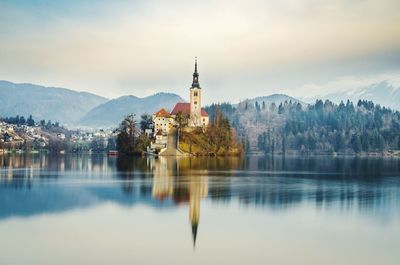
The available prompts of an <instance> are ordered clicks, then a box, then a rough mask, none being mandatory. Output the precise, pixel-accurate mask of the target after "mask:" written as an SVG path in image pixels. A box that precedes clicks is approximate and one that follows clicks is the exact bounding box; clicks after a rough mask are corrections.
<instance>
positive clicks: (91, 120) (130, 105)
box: [79, 92, 185, 127]
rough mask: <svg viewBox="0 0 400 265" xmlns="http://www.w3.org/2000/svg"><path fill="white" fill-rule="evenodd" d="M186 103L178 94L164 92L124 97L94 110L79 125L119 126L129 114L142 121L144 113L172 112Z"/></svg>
mask: <svg viewBox="0 0 400 265" xmlns="http://www.w3.org/2000/svg"><path fill="white" fill-rule="evenodd" d="M184 101H185V100H183V99H182V98H181V97H180V96H178V95H177V94H173V93H163V92H161V93H157V94H154V95H151V96H147V97H143V98H139V97H136V96H122V97H119V98H116V99H112V100H110V101H108V102H106V103H103V104H101V105H99V106H97V107H95V108H93V109H92V110H90V111H89V112H88V113H87V114H86V115H85V116H84V117H83V118H82V119H81V120H80V121H79V124H80V125H83V126H88V127H112V126H117V125H118V124H119V123H120V122H121V121H122V119H123V118H124V116H125V115H127V114H129V113H135V114H136V116H137V119H140V115H141V114H143V113H148V114H153V113H154V112H156V111H158V110H159V109H161V108H166V109H167V110H169V111H171V110H172V108H173V107H174V106H175V104H176V103H178V102H184Z"/></svg>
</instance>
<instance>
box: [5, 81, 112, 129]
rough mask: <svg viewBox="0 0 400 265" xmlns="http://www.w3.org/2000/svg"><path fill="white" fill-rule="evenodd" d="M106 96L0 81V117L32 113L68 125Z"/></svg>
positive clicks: (37, 116) (36, 117)
mask: <svg viewBox="0 0 400 265" xmlns="http://www.w3.org/2000/svg"><path fill="white" fill-rule="evenodd" d="M107 100H108V99H107V98H104V97H101V96H98V95H95V94H91V93H88V92H77V91H73V90H69V89H66V88H57V87H44V86H39V85H33V84H27V83H25V84H16V83H12V82H8V81H0V116H16V115H23V116H25V117H26V116H28V115H30V114H32V115H33V117H34V119H36V120H40V119H45V120H53V121H59V122H61V123H62V124H67V125H71V124H74V123H75V122H77V121H78V120H79V119H80V118H81V117H82V116H83V115H85V114H86V113H87V112H88V111H89V110H91V109H92V108H94V107H95V106H98V105H99V104H102V103H104V102H106V101H107Z"/></svg>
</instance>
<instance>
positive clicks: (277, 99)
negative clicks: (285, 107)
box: [247, 94, 307, 105]
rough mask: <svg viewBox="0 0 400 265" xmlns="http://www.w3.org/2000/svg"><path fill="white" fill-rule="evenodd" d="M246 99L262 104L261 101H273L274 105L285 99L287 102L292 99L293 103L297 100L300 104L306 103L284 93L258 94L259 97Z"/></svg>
mask: <svg viewBox="0 0 400 265" xmlns="http://www.w3.org/2000/svg"><path fill="white" fill-rule="evenodd" d="M247 100H248V101H249V102H250V103H252V104H255V103H256V102H257V103H258V104H260V105H261V104H262V102H265V103H266V104H267V103H275V104H276V105H279V104H280V103H284V102H285V101H287V102H289V101H292V102H293V103H295V102H297V103H300V104H302V105H307V103H305V102H303V101H301V100H299V99H297V98H294V97H291V96H288V95H286V94H271V95H269V96H260V97H255V98H250V99H247Z"/></svg>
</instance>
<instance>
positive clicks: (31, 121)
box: [26, 115, 35, 127]
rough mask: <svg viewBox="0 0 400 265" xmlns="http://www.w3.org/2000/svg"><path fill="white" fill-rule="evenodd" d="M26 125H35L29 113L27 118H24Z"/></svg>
mask: <svg viewBox="0 0 400 265" xmlns="http://www.w3.org/2000/svg"><path fill="white" fill-rule="evenodd" d="M26 123H27V125H28V126H31V127H32V126H35V121H34V120H33V118H32V115H29V118H28V119H27V120H26Z"/></svg>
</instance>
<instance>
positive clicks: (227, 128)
mask: <svg viewBox="0 0 400 265" xmlns="http://www.w3.org/2000/svg"><path fill="white" fill-rule="evenodd" d="M207 136H208V138H209V141H210V143H211V144H212V145H214V147H215V148H214V153H215V154H218V152H219V151H220V150H221V148H224V149H225V151H228V150H229V149H230V146H231V143H232V141H233V132H232V128H231V125H230V123H229V120H228V119H227V118H226V117H225V116H224V114H223V113H222V112H221V111H219V109H216V113H215V114H214V120H213V122H212V123H211V124H210V125H209V127H208V129H207Z"/></svg>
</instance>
